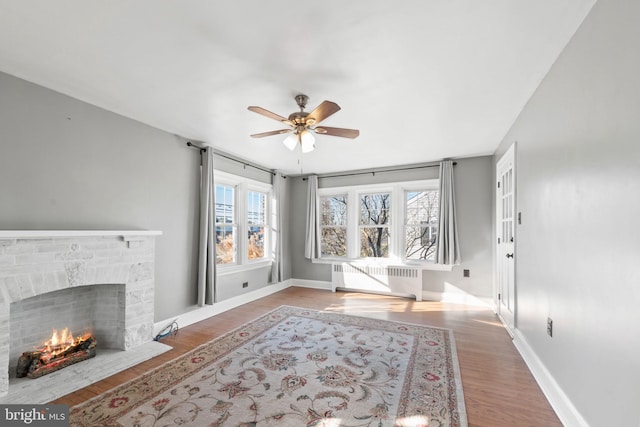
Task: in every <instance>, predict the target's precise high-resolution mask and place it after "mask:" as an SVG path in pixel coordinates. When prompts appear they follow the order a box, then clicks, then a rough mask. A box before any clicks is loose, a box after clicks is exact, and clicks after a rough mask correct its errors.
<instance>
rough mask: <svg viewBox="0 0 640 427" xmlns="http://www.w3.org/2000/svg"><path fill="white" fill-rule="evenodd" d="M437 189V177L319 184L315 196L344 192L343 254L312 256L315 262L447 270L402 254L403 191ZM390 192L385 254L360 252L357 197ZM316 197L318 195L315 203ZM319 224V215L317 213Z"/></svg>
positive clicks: (404, 219)
mask: <svg viewBox="0 0 640 427" xmlns="http://www.w3.org/2000/svg"><path fill="white" fill-rule="evenodd" d="M432 190H435V191H439V179H437V178H435V179H425V180H417V181H398V182H391V183H384V184H365V185H352V186H341V187H322V188H319V189H318V197H319V198H320V197H328V196H338V195H344V194H346V195H347V255H346V256H344V257H340V256H322V255H321V256H320V257H319V258H316V259H314V260H312V262H317V263H335V262H357V263H366V264H372V263H375V264H393V265H420V266H422V267H423V268H427V269H433V270H450V269H451V267H450V266H441V265H438V264H435V263H434V261H432V260H413V259H407V258H406V251H405V229H406V218H407V212H406V211H407V206H406V200H405V199H406V193H407V192H410V191H432ZM379 193H390V194H391V210H390V221H389V224H388V227H389V233H390V238H389V256H388V257H385V258H381V257H380V258H379V257H361V256H360V219H359V215H360V197H361V195H364V194H379ZM319 202H320V200H319V199H318V205H319V204H320V203H319ZM318 228H320V215H318Z"/></svg>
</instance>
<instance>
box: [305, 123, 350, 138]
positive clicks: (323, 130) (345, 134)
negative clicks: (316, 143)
mask: <svg viewBox="0 0 640 427" xmlns="http://www.w3.org/2000/svg"><path fill="white" fill-rule="evenodd" d="M313 131H314V132H315V133H318V134H320V135H331V136H339V137H342V138H351V139H353V138H357V137H358V135H360V131H359V130H357V129H345V128H332V127H329V126H322V127H317V128H315V129H313Z"/></svg>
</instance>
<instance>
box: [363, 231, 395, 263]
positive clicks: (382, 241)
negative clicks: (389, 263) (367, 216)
mask: <svg viewBox="0 0 640 427" xmlns="http://www.w3.org/2000/svg"><path fill="white" fill-rule="evenodd" d="M360 256H362V257H377V258H380V257H383V258H386V257H388V256H389V229H388V228H387V227H361V228H360Z"/></svg>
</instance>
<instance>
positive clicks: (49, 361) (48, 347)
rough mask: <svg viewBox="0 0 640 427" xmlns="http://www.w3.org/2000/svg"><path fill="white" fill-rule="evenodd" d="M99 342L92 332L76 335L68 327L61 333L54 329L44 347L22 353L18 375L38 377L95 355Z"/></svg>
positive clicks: (19, 376) (17, 367)
mask: <svg viewBox="0 0 640 427" xmlns="http://www.w3.org/2000/svg"><path fill="white" fill-rule="evenodd" d="M97 344H98V341H97V340H96V339H95V337H94V336H93V335H92V334H91V333H86V334H84V335H80V336H76V337H74V336H73V334H72V333H71V332H69V330H68V328H64V329H63V330H62V332H60V334H58V331H57V330H55V329H54V330H53V333H52V335H51V338H50V339H49V340H48V341H46V342H45V343H44V344H43V345H42V347H40V348H38V349H36V350H34V351H26V352H24V353H22V355H21V356H20V358H19V359H18V364H17V366H16V377H18V378H22V377H25V376H26V377H29V378H38V377H41V376H43V375H47V374H50V373H51V372H55V371H57V370H59V369H62V368H65V367H67V366H69V365H73V364H74V363H78V362H81V361H83V360H86V359H90V358H92V357H95V355H96V346H97Z"/></svg>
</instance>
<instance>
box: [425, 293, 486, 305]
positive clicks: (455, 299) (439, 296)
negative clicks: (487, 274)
mask: <svg viewBox="0 0 640 427" xmlns="http://www.w3.org/2000/svg"><path fill="white" fill-rule="evenodd" d="M422 300H423V301H424V300H426V301H440V302H448V303H452V304H466V305H477V306H482V307H491V302H490V300H489V299H488V300H487V301H485V300H483V299H480V298H478V297H474V296H473V295H470V294H465V293H460V292H436V291H422Z"/></svg>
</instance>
